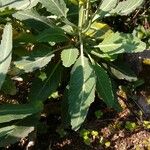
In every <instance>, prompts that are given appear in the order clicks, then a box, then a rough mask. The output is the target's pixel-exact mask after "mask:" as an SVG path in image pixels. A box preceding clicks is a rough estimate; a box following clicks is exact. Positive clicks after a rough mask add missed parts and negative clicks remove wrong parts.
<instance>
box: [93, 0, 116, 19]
mask: <svg viewBox="0 0 150 150" xmlns="http://www.w3.org/2000/svg"><path fill="white" fill-rule="evenodd" d="M117 3H118V0H109V1H108V0H102V2H101V5H100V7H99V8H98V11H97V13H96V15H95V16H94V18H93V21H95V20H97V19H98V18H103V17H105V16H106V15H107V14H109V12H110V11H111V10H112V9H113V8H114V7H115V6H116V5H117Z"/></svg>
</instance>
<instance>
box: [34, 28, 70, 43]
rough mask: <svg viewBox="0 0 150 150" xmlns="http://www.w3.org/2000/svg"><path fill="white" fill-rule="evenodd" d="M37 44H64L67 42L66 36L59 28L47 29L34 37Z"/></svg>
mask: <svg viewBox="0 0 150 150" xmlns="http://www.w3.org/2000/svg"><path fill="white" fill-rule="evenodd" d="M36 39H37V41H38V42H55V43H59V42H64V41H67V40H68V39H67V36H66V35H65V33H64V31H63V30H62V29H60V28H48V29H46V30H44V31H43V32H41V33H40V34H39V35H38V36H37V37H36Z"/></svg>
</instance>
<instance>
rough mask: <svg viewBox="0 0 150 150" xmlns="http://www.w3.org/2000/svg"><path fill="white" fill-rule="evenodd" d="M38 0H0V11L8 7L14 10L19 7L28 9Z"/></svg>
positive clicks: (19, 8)
mask: <svg viewBox="0 0 150 150" xmlns="http://www.w3.org/2000/svg"><path fill="white" fill-rule="evenodd" d="M38 1H39V0H0V4H1V7H0V11H3V10H4V9H5V8H7V7H9V9H11V8H15V9H16V10H21V9H30V8H32V7H34V6H36V4H37V3H38Z"/></svg>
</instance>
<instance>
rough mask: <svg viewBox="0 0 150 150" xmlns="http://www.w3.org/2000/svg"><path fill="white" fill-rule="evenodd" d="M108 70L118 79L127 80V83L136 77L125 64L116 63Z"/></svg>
mask: <svg viewBox="0 0 150 150" xmlns="http://www.w3.org/2000/svg"><path fill="white" fill-rule="evenodd" d="M120 64H121V65H120ZM110 70H111V72H112V74H113V75H114V76H115V77H116V78H118V79H121V80H127V81H129V82H131V81H136V80H137V76H136V75H135V73H134V72H133V71H132V70H131V69H130V68H129V66H128V64H126V63H125V62H122V61H119V62H117V61H116V63H114V66H110Z"/></svg>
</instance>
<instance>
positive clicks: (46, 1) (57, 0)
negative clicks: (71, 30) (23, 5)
mask: <svg viewBox="0 0 150 150" xmlns="http://www.w3.org/2000/svg"><path fill="white" fill-rule="evenodd" d="M39 1H40V2H41V3H42V5H43V6H44V7H45V8H46V9H47V11H49V12H51V13H52V14H54V15H56V16H57V17H65V18H66V17H67V12H68V8H67V7H66V4H65V2H64V0H39Z"/></svg>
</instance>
